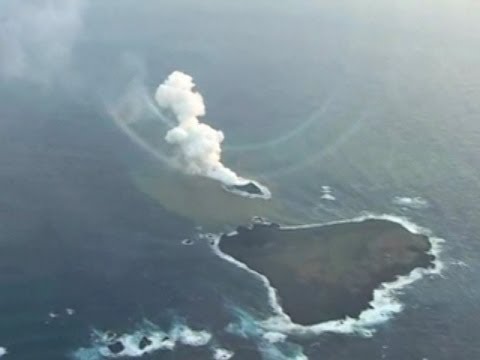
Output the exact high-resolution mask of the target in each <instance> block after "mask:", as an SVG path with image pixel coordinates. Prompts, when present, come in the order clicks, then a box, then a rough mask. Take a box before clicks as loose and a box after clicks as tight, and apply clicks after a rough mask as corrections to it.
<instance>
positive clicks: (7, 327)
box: [0, 0, 480, 360]
mask: <svg viewBox="0 0 480 360" xmlns="http://www.w3.org/2000/svg"><path fill="white" fill-rule="evenodd" d="M26 3H29V2H26ZM66 3H68V4H70V5H72V4H73V5H72V6H73V7H72V8H68V6H67V9H66V10H65V9H63V8H62V7H61V6H60V5H58V4H55V2H53V4H54V5H52V6H54V7H59V8H60V10H59V11H60V12H61V11H64V10H65V11H67V13H68V15H69V16H70V17H69V18H68V19H71V21H66V22H65V23H63V22H61V21H60V22H58V23H56V22H55V21H53V20H52V19H53V18H55V16H52V18H49V17H48V15H45V14H49V13H48V11H47V12H46V13H41V15H38V16H39V17H40V18H37V14H40V13H39V12H38V13H37V12H32V13H31V14H29V15H22V16H20V15H19V14H25V12H27V11H31V9H30V8H28V7H26V6H25V7H22V6H20V8H19V10H16V7H15V3H14V2H12V1H7V2H6V4H7V5H3V7H2V5H0V18H2V17H4V18H5V19H6V20H5V21H4V22H3V24H9V22H8V21H9V19H10V16H12V17H11V19H15V17H13V15H15V16H20V20H18V22H16V23H15V24H17V23H18V24H20V25H18V26H22V24H23V22H22V21H24V22H25V23H28V24H30V25H28V26H30V27H29V28H28V29H30V30H32V29H33V30H34V31H32V32H31V33H30V34H35V30H38V29H37V28H36V26H37V25H38V24H41V25H42V26H39V29H44V31H37V33H38V35H28V36H27V38H26V39H27V40H28V41H27V40H25V36H26V35H25V33H24V32H22V31H17V30H18V27H16V26H17V25H15V26H12V27H6V25H0V30H4V29H9V31H10V32H8V35H9V37H8V39H14V40H15V39H16V38H15V36H17V37H18V42H17V43H15V44H16V45H19V46H21V47H23V48H24V52H23V54H24V55H25V56H27V60H26V62H25V64H26V65H25V67H24V68H22V71H17V72H15V73H12V72H7V70H6V69H7V68H6V65H5V62H2V61H0V69H1V70H2V72H0V95H1V96H0V189H1V191H0V358H1V359H2V360H3V359H6V360H10V359H11V360H30V359H32V360H33V359H35V360H39V359H41V360H57V359H75V360H97V359H98V360H100V359H103V358H109V355H108V352H106V350H105V346H104V343H105V339H106V338H108V337H109V335H108V334H110V333H112V332H114V333H115V334H117V335H119V336H123V338H122V339H124V340H125V343H129V342H131V343H138V341H139V340H140V338H141V337H142V336H143V335H145V334H147V335H148V336H150V338H151V339H153V340H154V344H153V347H155V349H156V350H155V351H152V352H151V353H149V354H144V352H142V351H138V349H136V348H135V347H134V346H131V347H128V349H127V351H128V354H127V353H125V354H127V355H128V356H126V357H125V358H135V357H139V356H141V355H143V357H142V359H143V358H145V359H189V360H192V359H195V360H197V359H198V360H201V359H229V358H232V359H241V360H243V359H246V360H255V359H264V360H277V359H278V360H282V359H292V360H293V359H296V360H303V359H310V360H317V359H318V360H327V359H335V360H344V359H345V360H353V359H355V360H371V359H389V360H410V359H412V360H417V359H418V360H424V359H428V360H450V359H465V360H467V359H468V360H471V359H477V358H480V335H478V334H480V325H479V324H480V321H479V320H480V317H479V316H480V315H479V314H480V286H479V284H478V280H477V279H478V274H479V271H480V265H479V262H478V259H479V258H480V242H479V240H480V239H479V236H478V234H479V233H480V224H479V222H478V219H479V218H480V203H479V201H478V198H479V194H480V160H479V159H480V157H479V156H478V154H479V153H480V67H479V66H478V64H480V5H479V4H478V3H476V2H475V1H473V0H460V1H455V2H453V1H433V0H432V1H424V2H418V1H413V0H407V1H389V2H381V3H380V2H377V1H369V0H365V1H353V0H347V1H342V2H334V1H315V2H311V1H304V0H300V1H297V2H295V3H292V2H283V3H279V2H274V1H270V0H268V1H267V0H261V1H250V0H247V1H243V2H241V3H233V2H223V1H219V0H207V1H203V2H194V1H192V0H179V1H175V2H173V1H172V2H167V1H154V0H144V1H133V0H124V1H113V0H106V1H102V2H94V1H88V0H69V1H68V2H66ZM2 9H3V10H4V13H3V14H5V15H3V14H2ZM12 9H13V10H12ZM72 9H73V10H72ZM50 11H52V10H51V9H50ZM72 13H74V14H75V16H73V15H72ZM12 14H13V15H12ZM41 16H46V18H47V20H48V19H49V21H47V22H46V23H45V24H44V23H42V22H41V21H40V20H42V19H43V18H41ZM32 19H35V20H38V22H36V21H30V20H32ZM72 19H73V20H72ZM0 21H2V20H1V19H0ZM36 24H37V25H36ZM72 24H74V26H73V25H72ZM49 26H51V27H52V29H51V30H52V31H47V30H45V28H47V29H48V27H49ZM6 33H7V32H5V33H4V34H6ZM4 34H2V35H0V51H1V50H2V49H5V47H2V42H1V40H2V39H3V40H4V41H5V39H7V37H2V36H3V35H4ZM59 34H61V35H64V36H62V37H61V38H58V36H60V35H59ZM67 34H68V36H67ZM52 39H54V40H55V44H56V45H55V46H54V47H53V50H55V51H59V50H58V49H60V50H61V51H60V53H61V56H53V57H49V56H47V55H49V54H51V53H52V51H53V50H52V47H50V45H48V44H49V43H48V42H47V45H45V44H44V42H46V41H47V40H48V41H50V43H51V41H53V40H52ZM5 43H8V44H10V43H9V42H5ZM67 43H68V46H67ZM57 45H58V46H57ZM9 49H10V48H9ZM25 49H28V51H26V50H25ZM50 50H51V51H50ZM67 50H68V51H67ZM49 51H50V52H49ZM53 53H54V54H56V53H55V52H53ZM67 55H68V56H67ZM28 56H30V57H28ZM0 60H4V59H3V58H2V56H1V55H0ZM60 60H61V65H60V64H57V62H60ZM174 70H181V71H184V72H186V73H188V74H190V75H191V76H193V77H194V80H195V82H196V84H197V89H198V90H199V91H200V92H201V94H202V95H203V97H204V99H205V103H206V108H207V113H206V116H205V120H204V121H205V122H206V123H208V124H210V125H211V126H213V127H214V128H217V129H221V130H222V131H223V132H224V134H225V141H224V143H223V162H224V163H225V164H227V165H228V166H229V167H231V168H232V169H234V170H235V171H237V172H238V173H239V174H241V175H244V176H246V177H248V178H252V179H255V180H258V181H259V182H261V183H262V184H264V185H266V186H268V188H269V189H270V191H271V193H272V199H270V200H263V199H245V198H242V197H239V196H236V195H233V194H230V193H228V192H226V191H225V190H224V189H223V188H222V187H221V186H220V185H219V183H218V182H215V181H213V180H210V179H206V178H202V177H193V176H188V175H185V174H182V173H181V172H179V171H177V170H175V169H172V168H171V167H170V166H169V165H168V163H167V162H165V161H164V158H168V157H169V153H168V146H167V145H166V144H165V142H164V139H163V137H164V135H165V132H166V130H167V129H168V127H167V126H166V124H165V123H164V122H162V121H160V122H159V121H158V119H157V118H158V116H156V115H155V112H154V111H153V110H152V109H151V108H150V107H149V106H150V105H149V100H148V98H151V97H152V96H153V94H154V92H155V90H156V87H157V86H158V84H160V83H161V82H162V81H163V80H164V79H165V78H166V77H167V76H168V75H169V74H170V73H171V72H172V71H174ZM12 74H13V75H12ZM132 93H133V95H132V96H131V94H132ZM125 107H126V108H127V110H125V112H120V114H121V116H120V117H121V119H120V120H121V121H126V122H127V123H126V124H127V126H128V129H131V130H132V131H135V134H137V136H138V138H139V139H140V143H139V142H138V141H132V137H131V136H129V135H128V133H126V132H125V129H123V130H122V129H121V127H119V126H118V124H119V123H118V121H117V120H118V118H115V116H113V115H112V114H113V113H115V112H114V111H113V112H112V109H113V110H118V109H124V108H125ZM116 114H118V113H116ZM132 118H135V122H134V123H128V121H129V119H132ZM133 140H134V139H133ZM141 143H143V144H147V145H148V146H147V147H145V146H143V147H142V146H141V145H140V144H141ZM149 149H150V150H151V149H154V152H152V151H150V150H149ZM157 155H159V156H157ZM373 215H377V216H384V215H388V216H390V217H392V218H394V219H397V220H398V221H403V222H405V223H408V224H410V225H411V226H413V224H415V226H419V227H421V228H422V229H425V231H427V230H428V232H429V233H430V234H431V236H432V237H435V238H440V239H443V240H444V241H443V242H442V244H441V253H440V255H439V260H440V262H441V264H442V266H443V268H442V271H441V272H440V273H433V274H425V275H424V276H423V277H422V278H421V279H419V280H418V281H416V282H414V283H412V284H409V285H406V286H405V287H403V288H401V289H400V290H399V291H396V292H395V294H394V299H395V301H396V302H397V303H398V304H401V305H402V309H401V311H400V310H399V311H395V312H392V313H391V314H390V313H389V314H388V316H386V318H385V321H382V322H379V323H378V324H375V325H374V326H371V327H369V328H368V330H369V331H368V332H367V333H361V332H360V333H350V334H341V333H335V332H333V333H332V332H322V333H318V334H314V333H311V332H310V333H308V334H306V335H305V334H304V335H301V334H299V333H294V334H292V333H289V332H288V331H285V332H283V333H282V329H281V327H280V328H279V327H278V326H277V328H276V330H275V331H273V330H272V331H269V330H268V329H267V328H266V327H265V326H264V325H265V322H264V320H265V319H268V318H269V316H271V315H272V307H271V294H270V293H269V289H268V288H267V287H266V286H265V282H264V281H263V280H262V279H261V278H259V277H258V276H256V275H255V274H252V273H251V272H249V271H246V270H245V269H244V268H242V267H239V266H237V265H236V264H234V263H232V262H229V261H226V260H225V259H224V258H223V257H221V256H218V254H217V253H216V251H215V250H214V249H212V247H211V245H210V243H211V242H212V239H213V240H214V239H215V238H216V236H217V235H218V234H219V233H220V232H227V231H231V230H233V229H234V228H235V227H236V226H238V225H245V224H248V223H249V222H250V221H251V218H252V217H254V216H262V217H264V218H266V219H269V220H271V221H276V222H279V223H281V224H283V225H290V226H294V225H308V224H322V223H328V222H335V221H345V220H348V219H354V218H358V217H361V216H373ZM422 231H423V230H422ZM390 300H391V299H390ZM173 346H174V349H171V348H172V347H173ZM2 349H3V350H4V351H3V352H5V354H4V355H2ZM152 349H153V348H152ZM110 355H111V354H110Z"/></svg>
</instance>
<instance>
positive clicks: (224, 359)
mask: <svg viewBox="0 0 480 360" xmlns="http://www.w3.org/2000/svg"><path fill="white" fill-rule="evenodd" d="M233 355H235V353H234V352H233V351H230V350H227V349H223V348H214V349H213V360H229V359H231V358H232V357H233Z"/></svg>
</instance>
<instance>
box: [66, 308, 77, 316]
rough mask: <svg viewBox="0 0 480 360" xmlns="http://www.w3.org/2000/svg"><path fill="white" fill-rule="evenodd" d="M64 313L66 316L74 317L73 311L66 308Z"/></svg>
mask: <svg viewBox="0 0 480 360" xmlns="http://www.w3.org/2000/svg"><path fill="white" fill-rule="evenodd" d="M65 313H66V314H67V315H68V316H72V315H75V309H72V308H66V309H65Z"/></svg>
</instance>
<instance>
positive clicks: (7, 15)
mask: <svg viewBox="0 0 480 360" xmlns="http://www.w3.org/2000/svg"><path fill="white" fill-rule="evenodd" d="M85 2H86V0H2V1H0V76H1V77H3V78H7V79H18V78H23V79H30V80H34V81H40V82H46V81H48V80H49V79H50V78H51V76H53V75H54V74H55V73H57V72H58V70H60V69H63V68H65V67H66V66H68V63H69V61H70V56H71V51H72V48H73V45H74V43H75V40H76V38H77V36H78V33H79V31H80V30H81V28H82V15H83V11H84V8H85Z"/></svg>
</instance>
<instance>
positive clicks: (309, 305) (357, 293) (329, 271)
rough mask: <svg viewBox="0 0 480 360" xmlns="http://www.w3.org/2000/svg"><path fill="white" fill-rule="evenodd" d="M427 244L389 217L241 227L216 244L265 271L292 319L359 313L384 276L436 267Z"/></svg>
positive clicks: (302, 321) (424, 238) (389, 278)
mask: <svg viewBox="0 0 480 360" xmlns="http://www.w3.org/2000/svg"><path fill="white" fill-rule="evenodd" d="M431 248H432V244H431V242H430V239H429V238H428V237H427V236H426V235H422V234H415V233H413V232H410V231H409V230H407V229H406V228H405V227H404V226H403V225H401V224H399V223H397V222H393V221H390V220H383V219H364V220H361V221H351V222H342V223H334V224H327V225H319V226H308V227H290V228H289V227H281V226H280V225H278V224H274V223H254V224H253V225H251V226H249V227H246V226H240V227H238V228H237V231H236V232H234V233H231V234H225V235H222V236H221V238H220V242H219V249H220V250H221V251H222V252H223V253H225V254H228V255H230V256H232V257H233V258H235V259H236V260H238V261H240V262H242V263H244V264H245V265H247V266H248V267H249V268H250V269H252V270H254V271H256V272H258V273H260V274H262V275H264V276H266V277H267V278H268V280H269V282H270V284H271V285H272V286H273V287H274V288H275V289H276V290H277V294H278V298H279V300H280V302H281V305H282V308H283V310H284V311H285V313H287V314H288V315H289V316H290V317H291V319H292V321H293V322H295V323H297V324H302V325H312V324H317V323H321V322H325V321H329V320H338V319H343V318H345V317H347V316H348V317H352V318H355V317H358V315H359V314H360V313H361V312H362V311H364V310H366V309H368V308H369V307H370V305H369V303H370V302H371V301H372V299H373V292H374V290H375V289H377V288H379V287H380V285H381V284H382V283H385V282H392V281H394V280H396V279H397V277H398V276H400V275H408V274H410V273H411V272H412V271H413V270H414V269H416V268H425V269H429V268H432V267H433V266H434V260H435V257H434V255H432V254H431Z"/></svg>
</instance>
